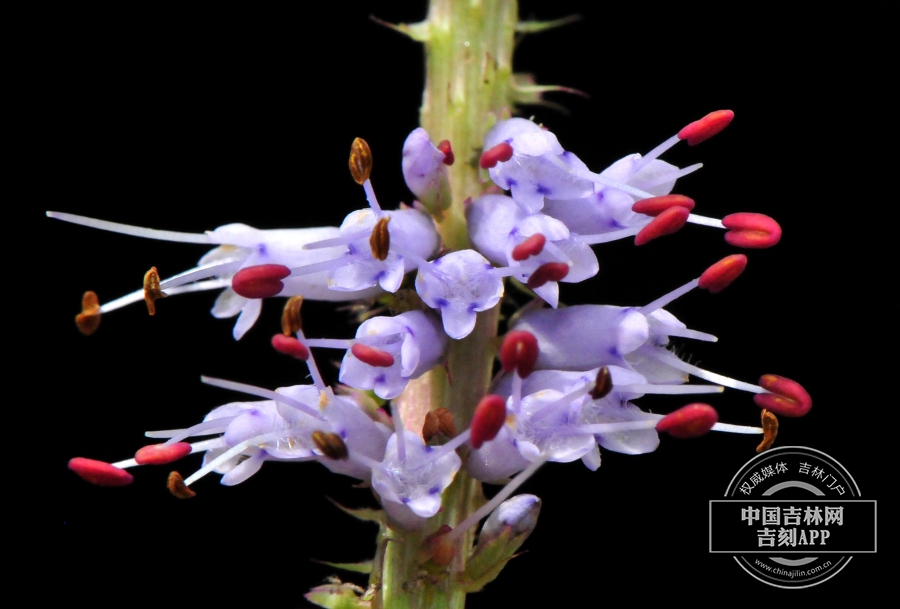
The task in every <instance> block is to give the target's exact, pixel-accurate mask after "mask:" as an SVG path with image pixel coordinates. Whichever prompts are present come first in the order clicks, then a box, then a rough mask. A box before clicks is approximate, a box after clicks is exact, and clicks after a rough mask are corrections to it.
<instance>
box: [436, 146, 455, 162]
mask: <svg viewBox="0 0 900 609" xmlns="http://www.w3.org/2000/svg"><path fill="white" fill-rule="evenodd" d="M437 149H438V150H440V151H441V152H443V153H444V160H443V163H444V165H452V164H453V161H455V160H456V157H455V156H454V155H453V148H452V147H451V146H450V140H443V141H442V142H441V143H440V144H438V145H437Z"/></svg>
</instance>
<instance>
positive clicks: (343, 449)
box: [312, 429, 349, 459]
mask: <svg viewBox="0 0 900 609" xmlns="http://www.w3.org/2000/svg"><path fill="white" fill-rule="evenodd" d="M312 441H313V443H315V445H316V448H318V449H319V450H320V451H322V454H323V455H325V456H326V457H328V458H329V459H346V458H347V456H348V454H349V453H348V452H347V445H346V444H344V441H343V440H342V439H341V437H340V436H339V435H337V434H336V433H331V432H327V431H321V430H318V429H317V430H316V431H314V432H312Z"/></svg>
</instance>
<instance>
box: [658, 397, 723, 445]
mask: <svg viewBox="0 0 900 609" xmlns="http://www.w3.org/2000/svg"><path fill="white" fill-rule="evenodd" d="M718 420H719V415H718V414H716V409H715V408H713V407H712V406H710V405H709V404H688V405H687V406H683V407H681V408H679V409H678V410H676V411H675V412H672V413H669V414H667V415H666V416H664V417H663V418H661V419H660V420H659V423H657V424H656V431H664V432H666V433H667V434H669V435H670V436H672V437H673V438H683V439H689V438H699V437H700V436H702V435H703V434H705V433H706V432H708V431H709V430H710V429H712V428H713V425H715V424H716V422H717V421H718Z"/></svg>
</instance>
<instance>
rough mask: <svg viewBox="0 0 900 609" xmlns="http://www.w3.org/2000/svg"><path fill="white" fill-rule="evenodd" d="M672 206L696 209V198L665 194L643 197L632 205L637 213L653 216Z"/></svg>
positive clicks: (632, 208) (632, 209)
mask: <svg viewBox="0 0 900 609" xmlns="http://www.w3.org/2000/svg"><path fill="white" fill-rule="evenodd" d="M672 207H683V208H685V209H686V210H688V211H691V210H692V209H694V200H693V199H692V198H690V197H686V196H684V195H664V196H662V197H651V198H649V199H643V200H641V201H638V202H637V203H635V204H634V205H632V206H631V211H633V212H634V213H636V214H644V215H645V216H653V217H654V218H655V217H656V216H658V215H659V214H661V213H663V212H664V211H666V210H667V209H669V208H672Z"/></svg>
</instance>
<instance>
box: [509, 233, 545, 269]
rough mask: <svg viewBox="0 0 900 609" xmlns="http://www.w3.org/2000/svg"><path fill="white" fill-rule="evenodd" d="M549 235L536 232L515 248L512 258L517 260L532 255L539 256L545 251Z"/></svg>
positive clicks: (519, 260)
mask: <svg viewBox="0 0 900 609" xmlns="http://www.w3.org/2000/svg"><path fill="white" fill-rule="evenodd" d="M546 243H547V237H545V236H544V235H542V234H541V233H535V234H533V235H531V236H530V237H528V238H527V239H525V241H523V242H522V243H520V244H519V245H517V246H516V247H514V248H513V251H512V258H513V260H515V261H516V262H522V261H523V260H527V259H528V258H529V257H531V256H537V255H538V254H540V253H541V252H542V251H544V245H545V244H546Z"/></svg>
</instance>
